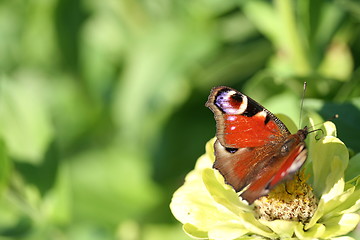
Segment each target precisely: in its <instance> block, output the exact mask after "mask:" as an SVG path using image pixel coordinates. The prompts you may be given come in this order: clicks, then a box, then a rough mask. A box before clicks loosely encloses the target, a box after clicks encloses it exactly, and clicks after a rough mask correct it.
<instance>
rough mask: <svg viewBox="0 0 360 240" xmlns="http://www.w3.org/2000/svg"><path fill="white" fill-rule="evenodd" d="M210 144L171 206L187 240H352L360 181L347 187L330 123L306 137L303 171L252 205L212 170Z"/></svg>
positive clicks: (344, 155) (342, 153)
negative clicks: (307, 152)
mask: <svg viewBox="0 0 360 240" xmlns="http://www.w3.org/2000/svg"><path fill="white" fill-rule="evenodd" d="M278 117H279V118H281V119H282V120H284V121H285V122H289V121H291V120H289V119H288V118H284V116H278ZM310 122H311V120H310ZM290 125H293V126H295V125H294V124H290ZM287 126H288V127H290V126H289V124H287ZM291 130H294V129H290V131H291ZM292 132H293V131H292ZM316 136H323V137H321V138H318V137H316ZM214 141H215V139H212V140H210V141H209V142H208V143H207V144H206V153H205V154H204V155H202V156H201V157H200V158H199V159H198V160H197V162H196V165H195V169H194V170H192V171H191V172H190V173H189V174H188V175H187V176H186V179H185V184H184V185H183V186H181V187H180V188H179V189H178V190H177V191H176V192H175V193H174V195H173V198H172V201H171V204H170V208H171V211H172V213H173V215H174V216H175V218H176V219H177V220H179V221H180V222H181V223H182V224H183V229H184V231H185V232H186V233H187V234H188V235H189V236H191V237H193V238H197V239H213V240H232V239H244V240H245V239H337V240H340V239H341V240H349V239H353V238H351V237H348V236H344V235H346V234H348V233H349V232H350V231H352V230H353V229H354V228H355V227H356V226H357V224H358V223H359V221H360V216H359V214H358V213H357V212H358V210H359V209H360V200H359V199H360V184H359V182H360V177H359V176H357V177H355V178H353V179H351V180H348V181H345V172H352V173H354V172H355V171H354V169H351V170H350V171H346V168H347V167H348V163H349V153H348V149H347V148H346V146H345V145H344V143H342V142H341V141H340V140H339V139H338V138H337V137H336V128H335V125H334V124H333V123H332V122H325V123H324V124H323V127H322V132H320V131H319V132H318V133H317V134H316V133H312V134H310V135H309V136H308V140H307V147H308V150H309V155H308V159H307V163H306V164H305V166H304V167H303V169H304V170H301V171H300V173H299V174H297V175H295V176H294V179H293V180H291V181H288V182H285V183H283V184H280V185H278V186H277V187H275V188H274V189H273V190H272V191H271V192H270V194H269V195H268V196H264V197H262V198H260V199H258V200H256V201H255V202H254V204H252V205H248V203H247V202H246V201H244V200H242V199H241V197H239V193H236V192H235V191H234V189H233V188H232V187H231V186H229V185H227V184H225V183H224V178H223V176H222V175H221V174H220V173H219V172H218V171H217V170H215V169H213V168H212V165H213V162H214V160H215V156H214V150H213V144H214ZM357 158H358V156H357ZM350 161H351V160H350Z"/></svg>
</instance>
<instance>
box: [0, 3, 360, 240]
mask: <svg viewBox="0 0 360 240" xmlns="http://www.w3.org/2000/svg"><path fill="white" fill-rule="evenodd" d="M358 9H360V4H359V3H358V2H357V1H352V0H334V1H321V0H319V1H311V0H303V1H295V0H294V1H291V0H276V1H265V0H251V1H248V0H227V1H220V0H198V1H194V0H185V1H184V0H175V1H171V0H151V1H150V0H147V1H138V0H118V1H71V0H48V1H21V0H11V1H1V2H0V36H1V38H0V70H1V75H0V212H1V216H0V236H1V237H2V238H1V237H0V238H1V239H94V240H95V239H96V240H100V239H125V240H126V239H128V240H131V239H145V240H146V239H161V238H163V239H184V238H185V236H184V235H182V233H181V232H180V231H179V226H178V225H177V224H175V221H174V219H173V218H172V216H171V214H170V211H169V207H168V205H169V202H170V199H171V195H172V193H173V192H174V190H175V189H176V188H177V187H178V186H180V185H181V184H182V182H183V177H184V175H185V173H186V172H187V171H188V170H189V169H191V168H193V165H194V163H195V160H196V159H197V157H198V156H199V155H200V154H201V153H202V152H203V145H204V143H205V142H206V141H207V140H208V139H209V138H211V137H212V136H213V135H214V131H215V124H214V121H213V119H212V114H211V113H210V111H209V110H208V109H206V108H205V107H204V103H205V101H206V99H207V95H208V93H209V90H210V89H211V87H213V86H216V85H230V86H232V87H234V88H237V89H239V90H241V91H242V92H244V93H246V94H248V95H249V96H251V97H252V98H254V99H256V100H257V101H260V102H261V103H263V104H264V105H265V106H266V107H268V108H269V109H270V110H272V111H274V112H279V113H285V114H287V115H289V116H290V117H292V118H293V119H294V120H296V121H295V122H296V123H297V122H298V120H299V112H300V107H299V105H300V100H299V99H300V98H301V95H302V85H303V82H304V81H307V82H308V88H307V91H306V96H307V97H306V99H305V102H304V108H305V110H310V111H316V112H318V113H319V114H321V115H322V117H324V118H325V119H327V118H330V117H331V116H332V115H334V114H335V113H339V115H340V118H339V119H337V120H336V121H335V123H336V125H337V129H338V137H339V138H340V139H342V140H343V141H344V142H345V143H346V145H347V146H350V147H351V148H352V150H353V152H355V153H356V152H359V151H360V147H359V146H360V144H359V140H358V138H356V136H355V135H354V133H357V132H359V130H360V129H359V124H358V123H359V121H360V115H359V109H360V105H359V99H360V84H359V62H360V61H359V60H360V59H359V56H360V55H359V53H360V40H359V39H360V37H359V33H360V31H359V29H360V28H359V21H360V18H359V10H358ZM350 164H351V163H350ZM354 166H358V164H354Z"/></svg>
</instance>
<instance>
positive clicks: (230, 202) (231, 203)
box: [202, 168, 253, 215]
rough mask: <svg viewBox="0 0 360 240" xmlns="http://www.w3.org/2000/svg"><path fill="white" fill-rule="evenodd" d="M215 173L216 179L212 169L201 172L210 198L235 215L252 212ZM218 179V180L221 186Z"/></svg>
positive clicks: (218, 174)
mask: <svg viewBox="0 0 360 240" xmlns="http://www.w3.org/2000/svg"><path fill="white" fill-rule="evenodd" d="M216 173H217V176H218V177H216V176H215V170H214V169H209V168H207V169H204V170H203V171H202V178H203V181H204V184H205V187H206V189H207V190H208V191H209V193H210V195H211V196H212V198H213V199H214V200H215V201H216V202H217V203H219V204H220V205H222V206H224V207H226V208H227V209H228V210H230V211H232V212H233V213H234V214H236V215H237V214H239V213H240V211H248V212H249V211H252V210H253V208H252V207H250V206H249V205H248V204H246V203H244V202H242V201H240V199H239V196H238V195H237V194H236V192H235V191H234V189H233V188H232V187H231V186H229V185H226V184H225V183H224V178H223V177H222V176H221V175H220V173H219V172H217V171H216ZM218 179H220V181H221V182H222V184H221V183H220V182H219V180H218Z"/></svg>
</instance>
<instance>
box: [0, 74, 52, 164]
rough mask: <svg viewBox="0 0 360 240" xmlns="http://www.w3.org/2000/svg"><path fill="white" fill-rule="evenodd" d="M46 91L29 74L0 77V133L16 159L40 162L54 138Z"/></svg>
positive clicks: (10, 153) (11, 154)
mask: <svg viewBox="0 0 360 240" xmlns="http://www.w3.org/2000/svg"><path fill="white" fill-rule="evenodd" d="M46 90H47V89H44V86H43V85H41V83H40V82H39V81H37V79H35V76H31V73H30V74H29V75H27V76H26V77H23V78H20V79H13V80H12V81H10V80H9V79H5V78H2V79H0V124H1V125H0V136H2V138H3V140H4V141H5V143H6V146H7V148H8V151H9V155H10V156H11V157H14V158H15V159H17V160H21V161H25V162H29V163H34V164H38V163H40V162H41V161H42V159H43V156H44V153H45V151H46V149H47V147H48V144H49V142H50V141H51V139H52V137H53V126H52V123H51V119H50V113H49V111H48V106H47V102H48V101H47V100H46V99H45V96H43V94H44V91H46Z"/></svg>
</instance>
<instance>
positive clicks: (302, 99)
mask: <svg viewBox="0 0 360 240" xmlns="http://www.w3.org/2000/svg"><path fill="white" fill-rule="evenodd" d="M305 92H306V82H304V88H303V94H302V97H301V103H300V118H299V127H301V120H302V112H303V106H304V98H305Z"/></svg>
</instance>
